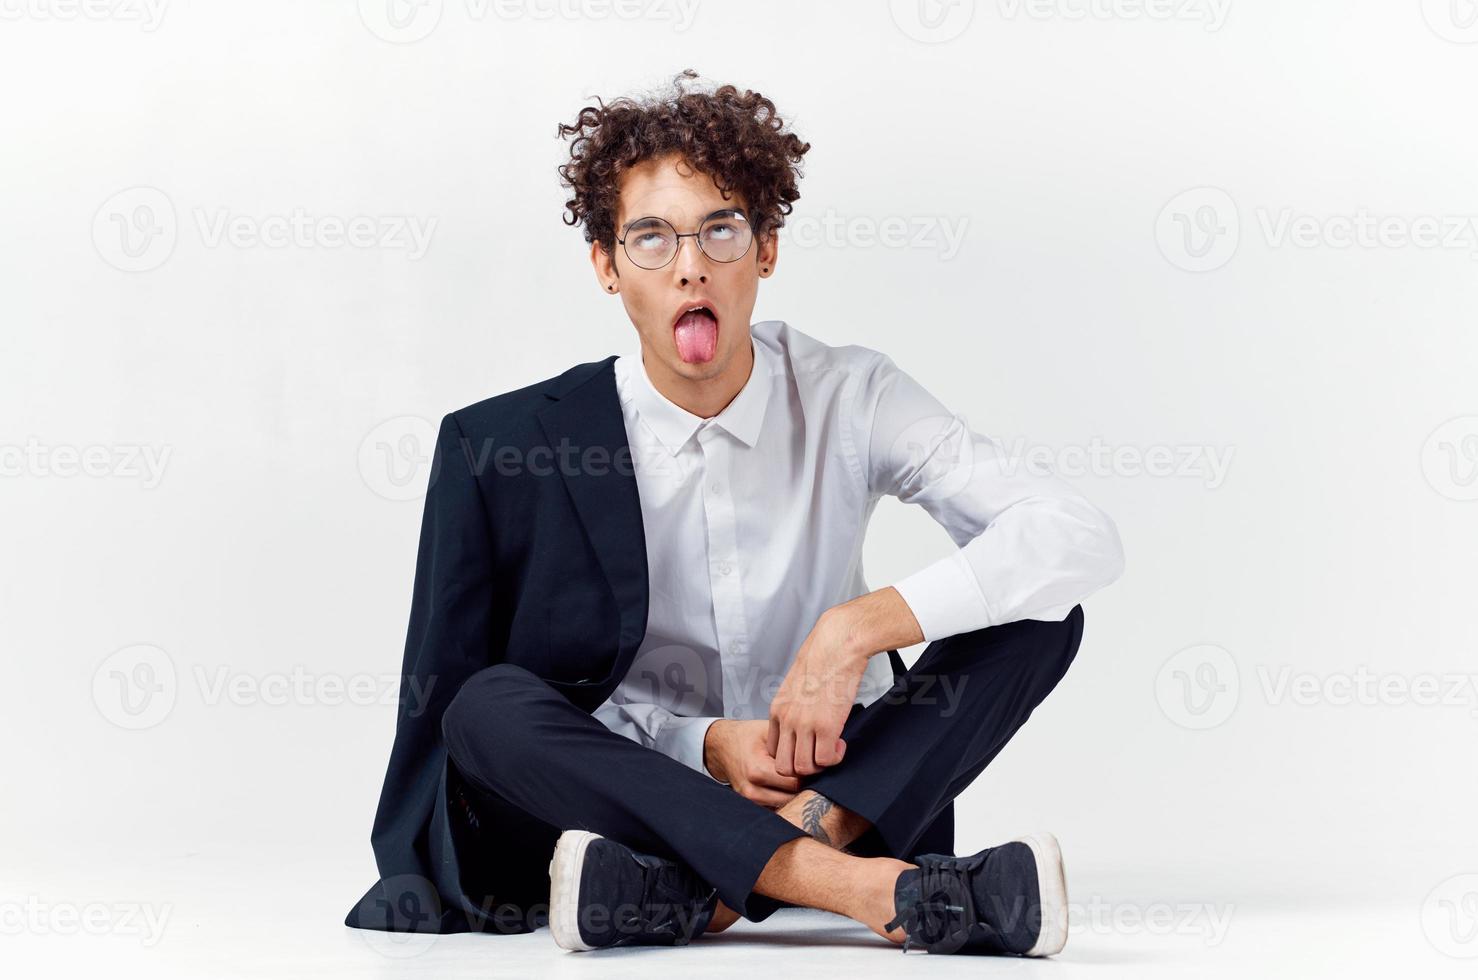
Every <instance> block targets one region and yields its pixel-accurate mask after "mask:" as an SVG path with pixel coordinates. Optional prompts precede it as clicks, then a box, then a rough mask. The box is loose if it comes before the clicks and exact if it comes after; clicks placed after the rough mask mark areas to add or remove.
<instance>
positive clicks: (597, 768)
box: [442, 664, 802, 915]
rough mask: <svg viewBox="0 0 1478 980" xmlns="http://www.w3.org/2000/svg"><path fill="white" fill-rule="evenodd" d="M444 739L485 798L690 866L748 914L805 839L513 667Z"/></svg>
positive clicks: (490, 681)
mask: <svg viewBox="0 0 1478 980" xmlns="http://www.w3.org/2000/svg"><path fill="white" fill-rule="evenodd" d="M442 734H443V736H444V737H445V739H446V745H447V752H448V754H449V755H450V756H451V759H452V762H453V763H454V764H455V765H456V767H457V769H458V771H459V772H460V773H461V774H462V776H463V777H464V778H466V779H467V780H468V781H469V782H470V783H472V784H473V785H475V786H476V787H478V788H479V789H480V790H482V791H484V792H491V793H496V794H497V795H498V796H500V797H502V798H503V799H505V800H507V801H508V802H510V803H511V804H512V805H514V806H516V807H518V808H519V809H521V810H523V811H526V812H527V813H529V814H530V815H531V816H533V817H534V818H535V819H536V820H539V821H542V822H543V823H545V824H548V825H550V826H553V827H558V828H561V829H565V830H569V829H581V830H590V831H594V832H595V833H598V834H601V835H602V836H605V837H610V838H611V839H613V840H617V841H620V842H621V843H623V844H625V845H627V846H628V847H632V848H634V849H636V850H638V851H643V852H646V853H649V854H658V855H662V856H665V857H671V858H676V859H679V860H681V861H683V862H684V863H686V864H687V865H688V866H689V867H691V868H692V869H693V870H694V871H695V872H696V873H697V874H698V875H699V877H701V878H702V879H703V880H705V881H707V882H708V883H709V884H711V885H713V886H714V888H716V889H717V890H718V894H719V897H720V898H721V899H722V900H723V902H724V904H725V905H727V906H729V907H730V908H732V909H733V910H734V911H736V912H738V913H739V914H741V915H748V913H747V911H746V908H747V903H748V900H749V897H750V892H751V890H752V888H753V887H754V882H755V880H756V879H757V878H758V877H759V874H760V871H761V870H762V869H763V868H764V866H765V864H766V863H767V862H768V861H769V860H770V857H771V855H772V854H774V852H775V849H776V848H777V847H779V846H780V845H781V844H783V843H785V842H786V841H789V840H793V839H795V838H797V837H800V836H802V832H801V831H800V829H799V828H797V827H795V826H793V825H792V824H790V823H789V822H787V821H786V820H784V819H783V818H781V817H779V816H778V815H776V814H775V813H774V812H773V811H771V810H769V809H766V808H765V807H763V806H760V805H759V804H757V803H753V802H751V801H749V800H746V799H745V798H744V797H742V796H740V795H739V794H738V793H735V792H734V791H733V790H732V789H730V788H729V787H727V786H724V785H722V784H721V783H718V782H715V781H714V780H712V779H710V778H709V777H707V776H705V775H703V774H702V773H700V772H696V771H694V770H692V769H690V768H688V767H687V766H685V765H683V764H682V763H680V762H677V761H676V760H674V759H671V758H669V757H668V756H665V755H663V754H661V753H660V752H657V751H654V750H652V749H648V748H645V747H643V746H641V745H638V744H637V743H636V742H633V741H632V740H630V739H628V738H626V737H624V736H621V735H617V734H615V733H614V732H612V731H610V730H609V729H607V728H606V727H605V726H604V725H602V724H601V723H600V722H599V721H596V720H595V719H594V718H592V717H591V716H590V715H588V714H586V713H585V712H584V711H582V710H580V709H579V708H577V707H576V706H575V705H573V704H571V703H570V702H569V701H568V700H566V699H565V698H564V697H563V696H562V695H560V694H559V693H558V692H557V691H555V690H554V689H553V688H551V687H550V686H549V685H548V684H545V683H544V682H543V681H542V680H540V679H539V678H538V677H536V676H535V675H533V674H532V673H530V672H529V671H527V670H524V669H523V668H521V667H516V666H513V665H511V664H498V665H495V666H493V667H489V668H486V669H484V670H481V671H479V672H478V673H476V674H474V675H473V676H472V677H471V678H469V679H468V680H467V681H466V682H465V683H464V684H463V686H462V688H461V690H459V691H458V693H457V696H456V697H455V698H454V699H453V700H452V703H451V704H450V705H449V706H448V707H447V710H446V714H445V715H444V717H443V719H442ZM507 846H508V847H509V848H518V847H519V846H520V842H519V841H517V840H510V841H508V842H507Z"/></svg>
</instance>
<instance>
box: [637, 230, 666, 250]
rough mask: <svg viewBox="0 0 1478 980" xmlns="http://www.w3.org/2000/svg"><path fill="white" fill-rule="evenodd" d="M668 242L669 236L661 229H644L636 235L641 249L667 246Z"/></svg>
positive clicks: (638, 246)
mask: <svg viewBox="0 0 1478 980" xmlns="http://www.w3.org/2000/svg"><path fill="white" fill-rule="evenodd" d="M667 242H668V238H667V236H666V235H664V234H663V233H662V232H660V231H644V232H640V233H638V234H637V236H636V247H637V248H640V249H659V248H665V247H666V246H667Z"/></svg>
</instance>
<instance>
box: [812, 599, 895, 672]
mask: <svg viewBox="0 0 1478 980" xmlns="http://www.w3.org/2000/svg"><path fill="white" fill-rule="evenodd" d="M864 598H865V597H864ZM857 602H858V600H856V599H853V600H852V601H851V602H844V603H842V604H841V605H839V606H833V607H832V608H830V609H828V610H827V611H826V612H825V613H823V614H822V622H823V623H824V627H823V628H824V629H826V631H827V632H828V634H829V635H830V637H831V641H832V642H831V648H832V649H834V650H838V651H840V652H841V655H842V657H843V659H845V660H846V662H847V663H849V664H851V665H853V666H855V667H858V668H861V667H865V666H866V665H867V661H868V660H870V659H872V655H873V654H874V653H877V652H878V650H879V649H881V648H875V647H873V645H872V642H871V638H870V636H869V635H868V633H869V631H868V628H867V617H866V616H865V615H864V614H863V609H862V607H861V606H859V605H857Z"/></svg>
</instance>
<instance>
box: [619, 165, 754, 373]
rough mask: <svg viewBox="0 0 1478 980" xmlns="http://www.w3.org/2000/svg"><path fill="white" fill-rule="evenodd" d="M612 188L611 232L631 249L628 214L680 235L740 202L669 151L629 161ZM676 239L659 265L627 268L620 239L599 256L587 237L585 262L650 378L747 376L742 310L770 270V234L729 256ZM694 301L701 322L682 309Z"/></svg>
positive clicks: (747, 309)
mask: <svg viewBox="0 0 1478 980" xmlns="http://www.w3.org/2000/svg"><path fill="white" fill-rule="evenodd" d="M619 190H620V198H619V207H618V209H617V213H616V237H617V238H618V239H619V238H626V239H627V242H628V244H630V245H631V246H632V247H633V248H635V247H636V243H635V241H634V236H635V235H636V232H635V231H633V233H632V236H628V235H627V234H626V233H625V231H626V227H627V225H628V224H630V223H631V222H632V221H634V220H636V219H638V218H645V217H652V216H655V217H658V218H664V219H666V220H667V221H668V222H670V223H671V225H672V226H673V227H674V228H676V229H677V231H678V232H679V233H682V234H687V233H689V232H695V231H697V230H698V228H699V225H700V224H702V222H703V219H704V218H706V217H708V216H709V215H711V214H713V212H715V211H723V210H727V209H741V210H742V209H744V208H745V202H744V201H743V200H742V199H741V198H739V197H737V196H730V197H728V198H725V197H724V196H723V194H722V193H720V192H719V189H718V187H717V186H716V185H715V184H714V182H713V179H712V178H710V177H709V176H708V175H707V174H704V173H702V172H699V171H696V170H694V169H692V168H691V167H689V166H688V165H687V163H686V162H685V161H684V160H683V159H682V158H681V157H678V156H669V157H663V158H660V159H654V160H647V161H645V162H643V163H642V164H640V165H638V166H636V167H633V168H632V169H631V170H629V171H627V173H626V174H625V175H624V176H623V177H622V179H621V184H620V188H619ZM747 213H748V212H747V211H746V214H747ZM679 241H680V246H679V248H678V251H677V256H676V257H675V258H674V259H673V260H672V261H671V262H669V263H668V264H667V265H665V266H663V267H662V268H660V269H643V268H641V267H640V266H637V265H635V264H633V263H632V262H631V260H630V258H628V256H627V254H626V251H625V249H623V248H622V246H621V245H620V244H617V245H616V246H615V248H614V250H613V251H612V252H611V253H610V254H607V253H606V251H605V250H604V249H603V248H601V247H600V245H599V243H596V244H595V245H594V246H592V248H591V262H592V264H593V265H594V266H595V272H596V276H597V278H598V279H599V281H600V284H601V290H602V291H603V292H606V293H607V294H608V295H619V296H620V297H621V302H622V304H624V306H625V307H626V315H627V316H628V317H630V319H631V322H632V324H633V325H634V326H635V327H636V332H637V334H638V335H639V337H640V340H641V348H642V357H643V361H644V363H645V364H646V368H647V372H648V374H649V375H650V376H651V377H652V380H653V381H654V382H657V383H659V384H661V383H663V382H666V383H667V384H669V385H672V386H675V387H679V388H682V387H688V386H690V385H695V384H696V385H701V384H703V383H706V382H712V381H719V382H723V381H725V380H732V378H731V376H734V375H737V376H738V377H740V378H743V377H747V376H748V373H749V369H750V360H749V321H750V315H751V314H752V313H753V312H754V299H755V294H756V292H757V291H758V288H759V280H760V279H761V278H768V277H769V275H770V274H771V273H772V272H774V270H775V252H776V249H775V241H774V237H773V236H771V237H770V238H769V240H768V241H761V240H760V239H759V238H758V237H756V238H755V239H754V241H753V242H752V243H751V244H750V246H749V251H748V252H746V253H745V254H744V255H743V256H742V257H741V258H739V259H738V260H737V261H734V262H717V261H715V260H713V259H711V258H709V257H708V256H707V255H705V254H704V253H703V252H702V251H700V250H699V249H698V247H697V240H696V239H694V238H682V239H679ZM611 286H614V287H615V289H614V290H612V289H610V288H609V287H611ZM694 307H704V308H706V309H707V310H708V312H709V314H711V318H710V317H709V316H708V315H705V314H703V313H691V312H689V311H691V310H692V309H693V308H694Z"/></svg>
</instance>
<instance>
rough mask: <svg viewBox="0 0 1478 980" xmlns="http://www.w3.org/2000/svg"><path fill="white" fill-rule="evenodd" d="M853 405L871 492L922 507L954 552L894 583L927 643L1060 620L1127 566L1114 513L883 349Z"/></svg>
mask: <svg viewBox="0 0 1478 980" xmlns="http://www.w3.org/2000/svg"><path fill="white" fill-rule="evenodd" d="M853 406H854V411H853V412H852V413H851V414H852V417H853V419H854V429H853V431H854V434H855V435H856V438H855V444H856V445H857V448H858V450H859V452H860V453H862V454H864V457H863V461H862V464H861V465H862V469H863V472H864V474H865V478H866V480H867V484H868V490H869V492H871V493H872V494H873V495H875V496H882V495H885V494H886V495H891V496H895V497H897V498H898V499H899V500H902V501H903V502H905V503H910V504H918V505H919V506H921V507H923V508H924V510H925V511H927V512H928V513H929V515H930V516H931V517H933V518H934V520H935V521H937V522H938V523H939V524H940V525H941V526H942V527H943V528H944V529H945V531H946V532H947V533H948V534H949V536H950V538H951V540H953V541H954V543H955V545H956V546H957V547H958V549H959V550H958V551H956V552H953V553H952V554H950V555H947V556H946V557H944V558H941V559H940V560H938V561H937V562H934V563H933V564H930V565H927V566H925V567H924V568H922V569H920V570H919V571H917V572H914V573H913V574H911V575H909V576H907V577H905V578H903V579H901V580H900V581H898V582H895V583H894V588H896V589H897V590H898V592H899V594H900V595H902V596H903V599H904V601H905V602H906V603H908V606H909V608H910V610H912V611H913V614H914V617H915V618H916V619H917V620H918V621H919V626H920V628H921V629H922V630H923V633H924V639H925V640H926V641H932V640H937V639H941V638H943V637H946V636H953V635H955V634H957V633H963V632H968V631H970V630H974V629H980V628H982V627H986V626H997V625H1000V624H1001V623H1009V622H1013V621H1015V620H1019V619H1044V620H1061V619H1063V618H1064V617H1065V616H1067V614H1068V613H1070V612H1071V611H1072V609H1073V607H1074V606H1076V605H1077V604H1078V603H1079V602H1081V601H1082V600H1083V599H1085V598H1087V597H1088V596H1089V595H1091V594H1092V593H1094V592H1096V591H1098V590H1099V589H1101V588H1103V587H1104V586H1106V585H1108V584H1109V583H1111V582H1113V581H1114V580H1115V579H1116V578H1118V577H1119V575H1120V574H1121V573H1122V571H1123V568H1124V554H1123V548H1122V546H1121V544H1120V540H1119V532H1118V529H1117V528H1116V527H1115V525H1114V522H1113V521H1112V520H1111V519H1110V518H1109V516H1108V515H1107V514H1105V513H1104V512H1103V511H1101V510H1099V509H1098V508H1097V507H1095V506H1094V505H1093V504H1091V503H1089V502H1088V500H1087V499H1086V498H1085V497H1083V495H1082V494H1080V493H1078V492H1077V491H1076V490H1075V489H1073V488H1072V487H1071V486H1069V485H1068V484H1067V483H1066V482H1065V481H1063V480H1062V479H1061V478H1059V477H1058V476H1056V475H1055V474H1053V473H1051V472H1048V471H1046V469H1045V468H1044V467H1043V466H1042V465H1041V463H1040V461H1039V460H1031V461H1028V460H1026V459H1025V458H1022V457H1020V456H1012V455H1010V454H1009V453H1008V451H1007V449H1006V447H1005V446H1004V445H1002V444H1001V443H998V442H996V441H994V440H992V439H990V438H988V437H987V436H984V435H981V434H980V433H978V432H975V431H972V430H971V428H970V426H969V425H968V424H967V423H966V421H965V419H964V418H963V417H962V416H960V415H958V414H956V413H954V412H952V411H950V410H949V409H947V408H946V407H945V406H944V405H943V404H941V403H940V402H939V400H938V399H936V398H935V397H934V396H933V395H931V394H930V393H929V392H928V391H926V390H925V389H924V388H923V386H922V385H920V384H919V383H918V382H917V381H915V380H914V379H913V378H912V377H910V376H909V375H908V374H907V373H906V372H904V371H903V370H901V369H900V368H899V367H898V366H897V365H896V364H895V363H894V362H893V360H892V359H891V358H889V357H888V356H887V355H885V354H878V355H877V359H876V360H875V361H874V362H873V363H872V364H871V366H870V368H869V370H867V371H866V372H865V373H864V374H863V376H862V379H861V382H860V385H859V389H858V392H857V395H856V397H855V399H854V401H853Z"/></svg>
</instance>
